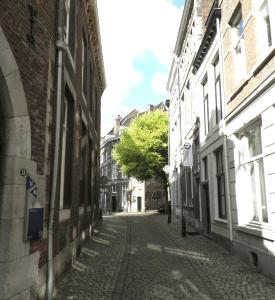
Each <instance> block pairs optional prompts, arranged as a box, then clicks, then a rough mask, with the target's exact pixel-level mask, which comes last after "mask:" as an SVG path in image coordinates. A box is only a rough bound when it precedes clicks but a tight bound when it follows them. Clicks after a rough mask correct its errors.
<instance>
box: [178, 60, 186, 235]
mask: <svg viewBox="0 0 275 300" xmlns="http://www.w3.org/2000/svg"><path fill="white" fill-rule="evenodd" d="M179 60H180V57H179V56H177V57H176V64H177V78H178V81H177V84H178V99H179V123H180V124H179V126H180V197H181V236H182V237H184V236H186V224H185V217H184V213H183V184H182V181H183V180H182V171H184V189H186V170H185V168H184V166H183V161H182V153H181V151H182V120H181V97H180V61H179ZM184 195H185V197H186V192H185V193H184Z"/></svg>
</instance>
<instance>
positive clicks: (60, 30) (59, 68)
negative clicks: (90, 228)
mask: <svg viewBox="0 0 275 300" xmlns="http://www.w3.org/2000/svg"><path fill="white" fill-rule="evenodd" d="M57 14H58V16H57V40H56V49H57V65H56V76H57V79H56V82H57V83H56V116H55V149H54V158H53V173H52V185H51V204H50V212H49V225H48V273H47V299H48V300H52V299H53V282H54V272H53V222H54V208H55V200H56V186H57V177H58V165H59V159H58V157H59V146H60V128H61V125H60V121H61V97H62V72H63V51H64V49H65V44H64V40H63V39H64V34H63V31H64V29H63V28H64V26H63V24H64V0H59V1H58V11H57Z"/></svg>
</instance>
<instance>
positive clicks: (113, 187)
mask: <svg viewBox="0 0 275 300" xmlns="http://www.w3.org/2000/svg"><path fill="white" fill-rule="evenodd" d="M116 192H117V186H116V185H112V193H116Z"/></svg>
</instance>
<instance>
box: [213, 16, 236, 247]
mask: <svg viewBox="0 0 275 300" xmlns="http://www.w3.org/2000/svg"><path fill="white" fill-rule="evenodd" d="M216 27H217V35H218V43H219V57H220V62H221V69H222V72H221V74H222V90H223V99H225V86H224V76H223V74H224V72H223V70H224V65H223V49H222V40H221V30H220V19H219V18H216ZM223 105H224V102H223ZM221 109H223V108H222V107H221ZM224 112H225V107H224ZM222 126H223V149H224V163H225V166H224V167H225V189H226V201H227V202H226V205H227V207H228V210H227V212H228V227H229V228H228V229H229V240H230V242H231V243H232V241H233V222H232V206H231V197H230V183H229V165H228V149H227V133H226V125H225V121H224V123H223V125H222ZM230 246H231V247H232V244H231V245H230Z"/></svg>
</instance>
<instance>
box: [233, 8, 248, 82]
mask: <svg viewBox="0 0 275 300" xmlns="http://www.w3.org/2000/svg"><path fill="white" fill-rule="evenodd" d="M230 25H231V29H232V30H231V32H232V43H233V57H234V77H235V84H238V83H239V81H240V80H241V79H243V78H244V76H245V72H246V58H245V46H244V27H243V17H242V7H241V5H239V6H238V8H237V11H236V13H235V17H234V18H233V19H232V21H231V24H230Z"/></svg>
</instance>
